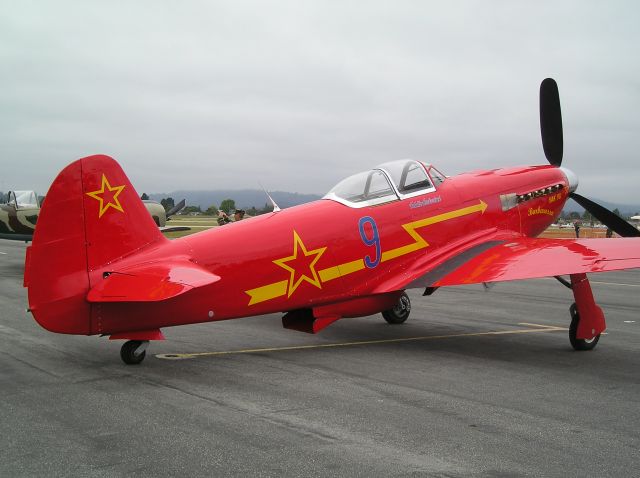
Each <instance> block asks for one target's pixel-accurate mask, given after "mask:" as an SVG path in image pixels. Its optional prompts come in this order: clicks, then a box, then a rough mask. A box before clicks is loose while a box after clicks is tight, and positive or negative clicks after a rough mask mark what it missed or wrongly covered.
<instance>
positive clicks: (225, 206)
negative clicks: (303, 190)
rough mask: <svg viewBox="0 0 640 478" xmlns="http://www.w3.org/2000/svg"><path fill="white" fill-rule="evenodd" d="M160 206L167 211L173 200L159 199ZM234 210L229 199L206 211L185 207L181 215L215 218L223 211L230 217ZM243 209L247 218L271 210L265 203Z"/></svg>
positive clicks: (198, 207) (146, 197)
mask: <svg viewBox="0 0 640 478" xmlns="http://www.w3.org/2000/svg"><path fill="white" fill-rule="evenodd" d="M140 199H142V200H148V199H149V195H148V194H147V193H143V194H142V196H140ZM160 204H161V205H162V207H164V210H165V211H169V210H170V209H171V208H173V207H174V206H175V205H176V204H175V200H174V199H173V198H172V197H167V198H163V199H161V200H160ZM236 209H238V208H237V207H236V202H235V200H233V199H231V198H229V199H223V200H222V202H221V203H220V207H218V206H217V205H216V204H212V205H211V206H209V207H208V208H207V209H205V210H204V211H203V210H202V208H201V207H200V206H185V207H184V209H182V211H181V212H182V213H183V214H190V213H198V214H202V215H203V216H217V215H218V213H219V212H220V211H224V212H225V213H226V214H227V215H230V214H231V213H233V212H234V211H235V210H236ZM243 209H244V211H245V212H246V214H248V215H249V216H258V215H260V214H265V213H267V212H271V211H272V210H273V208H272V207H271V206H269V204H267V203H264V207H263V208H256V207H255V206H251V207H245V208H243Z"/></svg>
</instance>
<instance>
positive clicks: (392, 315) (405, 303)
mask: <svg viewBox="0 0 640 478" xmlns="http://www.w3.org/2000/svg"><path fill="white" fill-rule="evenodd" d="M410 313H411V300H409V296H408V295H407V293H406V292H403V293H402V295H401V296H400V298H399V299H398V303H397V304H396V305H395V306H394V307H393V309H389V310H385V311H384V312H382V317H384V320H386V321H387V322H388V323H389V324H402V323H404V322H405V321H406V320H407V319H408V318H409V314H410Z"/></svg>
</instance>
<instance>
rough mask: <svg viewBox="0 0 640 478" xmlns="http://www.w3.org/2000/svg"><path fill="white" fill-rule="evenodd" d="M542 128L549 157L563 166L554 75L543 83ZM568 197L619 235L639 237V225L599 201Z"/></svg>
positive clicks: (553, 162) (573, 194) (558, 103)
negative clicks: (630, 222) (613, 211)
mask: <svg viewBox="0 0 640 478" xmlns="http://www.w3.org/2000/svg"><path fill="white" fill-rule="evenodd" d="M540 132H541V133H542V147H543V148H544V155H545V156H546V157H547V161H549V163H551V164H552V165H553V166H556V167H560V166H561V165H562V149H563V139H562V112H561V110H560V95H559V93H558V84H557V83H556V82H555V80H554V79H553V78H546V79H545V80H543V81H542V84H541V85H540ZM569 197H571V198H572V199H573V200H574V201H575V202H577V203H578V204H580V205H581V206H582V207H583V208H585V209H586V210H587V211H589V212H590V213H591V215H592V216H593V217H595V218H596V219H598V220H599V221H600V222H601V223H602V224H604V225H605V226H607V227H608V228H609V229H611V230H612V231H615V232H616V233H617V234H619V235H620V236H622V237H640V231H638V229H636V228H635V227H633V226H632V225H631V224H629V223H628V222H627V221H625V220H624V219H622V218H620V217H619V216H617V215H615V214H614V213H612V212H611V211H609V210H608V209H607V208H605V207H602V206H601V205H600V204H598V203H595V202H593V201H592V200H590V199H587V198H586V197H584V196H581V195H580V194H577V193H575V192H571V193H570V194H569Z"/></svg>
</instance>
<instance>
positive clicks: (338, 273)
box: [318, 259, 364, 282]
mask: <svg viewBox="0 0 640 478" xmlns="http://www.w3.org/2000/svg"><path fill="white" fill-rule="evenodd" d="M362 269H364V260H363V259H357V260H355V261H351V262H345V263H344V264H340V265H339V266H334V267H328V268H327V269H322V270H321V271H318V275H319V276H320V280H321V281H322V282H329V281H330V280H333V279H337V278H338V277H342V276H346V275H349V274H352V273H354V272H358V271H361V270H362Z"/></svg>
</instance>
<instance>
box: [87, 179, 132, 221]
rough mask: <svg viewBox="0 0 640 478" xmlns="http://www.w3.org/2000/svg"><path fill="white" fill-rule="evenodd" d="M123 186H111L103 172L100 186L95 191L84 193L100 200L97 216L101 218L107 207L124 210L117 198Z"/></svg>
mask: <svg viewBox="0 0 640 478" xmlns="http://www.w3.org/2000/svg"><path fill="white" fill-rule="evenodd" d="M124 188H125V185H124V184H123V185H122V186H113V187H111V184H109V180H108V179H107V177H106V176H105V175H104V173H103V174H102V186H101V188H100V189H98V190H96V191H91V192H90V193H86V194H87V196H90V197H92V198H93V199H97V200H98V201H100V212H99V213H98V218H101V217H102V215H103V214H104V213H105V212H107V209H109V208H110V207H112V208H113V209H115V210H116V211H120V212H124V209H122V205H121V204H120V201H119V200H118V196H119V195H120V193H121V192H122V190H123V189H124ZM114 191H115V193H114ZM107 199H108V200H107ZM105 203H106V204H105Z"/></svg>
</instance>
